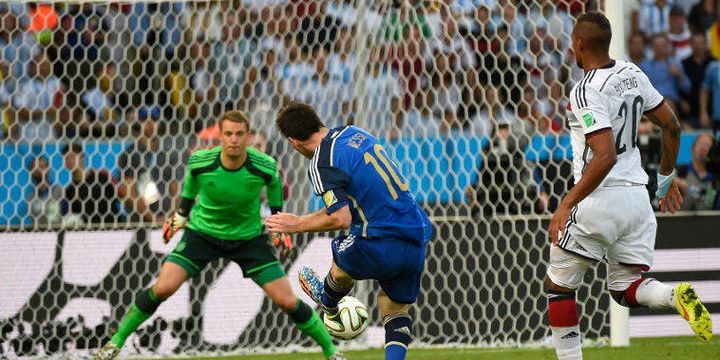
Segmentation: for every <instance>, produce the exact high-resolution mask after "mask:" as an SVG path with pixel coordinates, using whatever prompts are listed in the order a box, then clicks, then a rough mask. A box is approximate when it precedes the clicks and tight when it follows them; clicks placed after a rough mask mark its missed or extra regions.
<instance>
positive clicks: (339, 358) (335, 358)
mask: <svg viewBox="0 0 720 360" xmlns="http://www.w3.org/2000/svg"><path fill="white" fill-rule="evenodd" d="M328 360H347V357H345V354H343V353H341V352H339V351H338V352H336V353H334V354H332V356H330V357H329V358H328Z"/></svg>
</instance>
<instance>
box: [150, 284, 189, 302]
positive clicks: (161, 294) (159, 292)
mask: <svg viewBox="0 0 720 360" xmlns="http://www.w3.org/2000/svg"><path fill="white" fill-rule="evenodd" d="M180 285H182V283H180V284H174V283H172V282H168V281H158V282H156V283H155V285H154V286H153V287H152V291H153V294H155V296H156V297H157V298H158V300H160V301H165V300H167V298H169V297H171V296H172V295H173V294H174V293H175V292H176V291H177V289H178V288H180Z"/></svg>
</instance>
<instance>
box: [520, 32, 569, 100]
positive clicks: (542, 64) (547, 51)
mask: <svg viewBox="0 0 720 360" xmlns="http://www.w3.org/2000/svg"><path fill="white" fill-rule="evenodd" d="M546 34H547V32H546V31H545V29H538V30H537V32H536V33H535V35H533V36H532V37H531V38H530V41H529V45H528V50H529V51H527V52H526V53H525V56H524V57H523V63H524V65H525V68H526V70H527V73H528V74H529V75H530V83H531V84H532V85H533V86H534V87H536V88H540V87H541V86H542V85H543V84H545V83H548V82H550V81H552V80H555V79H557V74H556V71H557V70H556V69H557V68H558V67H560V57H559V56H558V55H557V53H556V52H555V47H554V46H553V47H546V46H545V44H544V38H543V36H544V35H546Z"/></svg>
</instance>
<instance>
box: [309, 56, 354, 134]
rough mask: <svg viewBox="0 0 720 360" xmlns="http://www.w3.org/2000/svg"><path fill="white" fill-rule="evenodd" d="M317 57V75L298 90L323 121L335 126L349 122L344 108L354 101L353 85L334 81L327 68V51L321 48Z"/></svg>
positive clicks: (329, 125)
mask: <svg viewBox="0 0 720 360" xmlns="http://www.w3.org/2000/svg"><path fill="white" fill-rule="evenodd" d="M313 58H314V59H315V75H314V76H313V77H312V80H311V81H310V83H309V84H308V85H309V86H307V85H306V86H305V87H304V89H302V90H299V89H298V91H299V92H300V93H301V95H300V97H301V98H302V99H303V100H304V101H305V102H306V103H308V104H312V105H313V108H314V109H315V111H317V114H318V116H319V117H320V119H322V121H323V122H324V123H325V124H327V125H328V127H330V128H333V127H336V126H342V125H345V124H347V123H348V118H347V116H348V113H347V112H343V111H342V109H343V108H344V107H345V108H347V104H348V103H350V102H351V101H352V85H351V84H344V83H342V82H341V81H339V80H338V81H334V80H332V77H331V76H330V73H329V72H328V69H327V59H328V58H327V52H326V51H325V50H324V49H322V48H321V49H319V50H318V51H317V52H316V55H315V56H313Z"/></svg>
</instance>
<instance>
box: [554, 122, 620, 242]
mask: <svg viewBox="0 0 720 360" xmlns="http://www.w3.org/2000/svg"><path fill="white" fill-rule="evenodd" d="M585 141H586V143H587V145H588V146H589V147H590V149H591V150H592V153H593V157H592V159H590V162H588V164H587V167H586V168H585V172H584V173H583V176H582V177H581V178H580V181H578V183H577V184H576V185H575V187H573V188H572V190H570V192H568V193H567V195H565V197H564V198H563V200H562V202H560V205H558V208H557V210H555V213H554V214H553V217H552V219H551V220H550V227H549V228H548V232H549V234H550V240H552V242H553V244H557V241H558V238H559V232H560V230H561V229H562V227H563V225H564V224H565V221H566V220H567V218H568V216H569V215H570V210H571V209H572V208H573V206H575V205H577V204H578V203H579V202H580V201H582V200H583V199H584V198H585V197H587V196H588V195H590V193H592V192H593V191H594V190H595V189H596V188H597V187H598V186H599V185H600V183H602V181H603V180H604V179H605V176H607V174H608V173H609V172H610V170H611V169H612V167H613V166H614V165H615V162H616V161H617V155H616V153H615V141H614V140H613V132H612V129H611V128H609V127H608V128H604V129H601V130H598V131H596V132H594V133H592V134H590V135H588V136H587V137H586V140H585Z"/></svg>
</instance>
